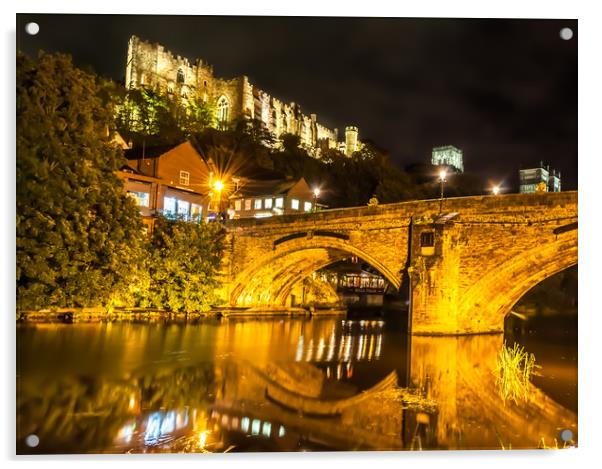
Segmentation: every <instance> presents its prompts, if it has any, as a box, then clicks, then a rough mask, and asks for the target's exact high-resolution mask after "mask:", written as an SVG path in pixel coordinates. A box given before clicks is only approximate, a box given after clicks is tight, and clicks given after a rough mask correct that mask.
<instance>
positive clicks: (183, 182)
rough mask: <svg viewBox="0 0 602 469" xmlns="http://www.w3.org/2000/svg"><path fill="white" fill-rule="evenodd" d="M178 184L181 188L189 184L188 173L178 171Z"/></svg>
mask: <svg viewBox="0 0 602 469" xmlns="http://www.w3.org/2000/svg"><path fill="white" fill-rule="evenodd" d="M180 184H181V185H182V186H187V185H188V184H190V173H189V172H188V171H180Z"/></svg>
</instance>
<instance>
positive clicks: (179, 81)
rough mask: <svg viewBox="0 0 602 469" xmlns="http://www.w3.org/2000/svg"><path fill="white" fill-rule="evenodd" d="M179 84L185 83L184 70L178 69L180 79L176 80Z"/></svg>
mask: <svg viewBox="0 0 602 469" xmlns="http://www.w3.org/2000/svg"><path fill="white" fill-rule="evenodd" d="M176 82H177V83H184V72H183V71H182V69H181V68H180V69H178V77H177V79H176Z"/></svg>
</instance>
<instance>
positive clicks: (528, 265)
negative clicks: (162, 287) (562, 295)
mask: <svg viewBox="0 0 602 469" xmlns="http://www.w3.org/2000/svg"><path fill="white" fill-rule="evenodd" d="M577 218H578V217H577V192H576V191H575V192H556V193H535V194H509V195H502V196H477V197H461V198H450V199H445V200H444V201H443V205H442V209H441V212H440V201H439V200H424V201H412V202H404V203H397V204H387V205H379V206H375V207H358V208H348V209H338V210H325V211H322V212H317V213H307V214H298V215H285V216H279V217H273V218H267V219H243V220H236V221H231V222H229V223H228V237H227V248H226V252H225V256H224V263H223V270H222V276H223V280H224V290H223V297H224V300H225V303H226V304H228V305H229V306H233V307H257V308H264V307H269V308H273V307H275V306H280V307H282V306H286V305H287V304H289V303H290V294H291V291H292V289H293V287H294V286H295V285H296V284H298V283H299V282H300V281H302V280H303V279H305V278H307V277H310V276H311V274H312V273H313V272H315V271H316V270H318V269H321V268H323V267H326V266H327V265H329V264H332V263H333V262H336V261H339V260H342V259H345V258H348V257H350V256H357V257H359V258H361V259H362V260H364V261H365V262H367V263H369V264H370V265H372V266H373V267H374V268H376V269H378V270H379V271H380V272H381V273H382V275H383V276H384V277H386V278H387V280H388V281H389V282H390V283H391V285H392V286H393V287H395V288H396V289H401V288H402V285H403V288H406V286H407V288H409V298H410V315H409V317H410V321H409V322H410V328H411V332H412V333H414V334H463V333H482V332H497V331H502V330H503V322H504V317H505V315H506V314H507V313H509V312H510V310H511V308H512V307H513V305H514V304H515V303H516V302H517V301H518V300H519V299H520V298H521V297H522V296H523V295H524V294H525V293H526V292H527V291H528V290H530V289H531V288H532V287H533V286H535V285H536V284H538V283H539V282H541V281H542V280H544V279H546V278H547V277H550V276H552V275H554V274H555V273H557V272H560V271H562V270H564V269H566V268H568V267H571V266H573V265H576V264H577ZM287 301H288V302H289V303H287Z"/></svg>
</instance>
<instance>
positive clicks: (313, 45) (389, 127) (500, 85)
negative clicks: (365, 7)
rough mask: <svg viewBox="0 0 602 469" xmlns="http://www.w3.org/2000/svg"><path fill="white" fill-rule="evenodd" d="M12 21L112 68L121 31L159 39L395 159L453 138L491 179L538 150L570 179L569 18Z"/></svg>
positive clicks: (573, 103) (58, 47)
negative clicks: (351, 127)
mask: <svg viewBox="0 0 602 469" xmlns="http://www.w3.org/2000/svg"><path fill="white" fill-rule="evenodd" d="M31 20H35V21H37V22H38V23H39V24H40V26H41V29H40V33H39V34H38V35H37V36H34V37H30V36H27V35H25V33H24V32H23V25H24V24H25V23H26V22H28V21H31ZM563 27H570V28H572V29H573V31H574V33H575V36H574V37H573V39H572V40H570V41H564V40H562V39H561V38H560V36H559V32H560V29H561V28H563ZM17 29H18V45H19V47H20V48H21V49H23V50H25V51H26V52H27V53H29V54H31V55H35V54H36V53H37V50H38V49H44V50H47V51H61V52H68V53H70V54H72V55H73V57H74V59H75V60H76V62H77V63H79V64H81V65H91V66H93V67H94V69H95V70H97V71H98V72H99V73H101V74H103V75H106V76H109V77H112V78H114V79H116V80H121V79H123V76H124V73H125V55H126V48H127V40H128V38H129V36H130V35H132V34H136V35H138V36H140V37H142V38H144V39H147V40H150V41H156V42H160V43H162V44H164V45H165V46H166V48H168V49H169V50H171V51H172V52H174V53H176V54H180V55H182V56H186V57H189V58H190V59H193V58H196V57H200V58H203V59H204V60H206V61H208V62H209V63H211V64H213V65H214V70H215V73H216V75H218V76H223V77H233V76H237V75H241V74H246V75H248V76H249V77H250V79H251V81H252V82H253V83H255V84H256V85H258V86H259V87H260V88H262V89H264V90H266V91H268V92H270V93H271V94H273V95H274V96H277V97H280V98H282V99H286V100H291V101H295V102H298V103H300V104H301V105H302V108H303V109H304V110H305V111H306V112H308V113H310V112H311V113H316V114H318V117H319V120H320V121H322V122H324V123H325V124H327V125H329V126H332V127H338V128H340V129H342V128H343V127H344V126H345V125H347V124H355V125H358V126H359V127H360V133H361V137H364V138H370V139H372V140H374V141H376V142H378V143H379V144H380V145H381V146H382V147H384V148H386V149H388V150H389V151H390V153H391V156H392V158H393V159H394V160H395V161H396V162H398V163H399V164H400V165H405V164H409V163H412V162H419V161H422V162H425V161H428V160H429V155H430V149H431V147H432V146H434V145H443V144H454V145H457V146H459V147H461V148H462V149H463V150H464V153H465V160H466V162H465V167H466V168H467V170H471V171H474V172H476V173H478V174H480V175H482V176H483V177H484V178H486V179H488V180H491V181H498V180H502V179H504V180H506V183H507V184H508V185H511V186H515V185H516V180H517V171H518V168H519V167H520V166H521V165H523V166H528V165H531V164H534V163H536V162H538V161H539V160H544V161H546V162H548V163H549V164H550V165H551V166H552V167H555V168H557V169H560V170H561V171H562V173H563V185H564V188H566V189H569V188H576V186H577V34H576V33H577V21H576V20H486V19H485V20H483V19H424V18H423V19H396V18H369V19H368V18H301V17H293V18H278V17H201V16H125V15H117V16H114V15H34V14H27V15H19V17H18V21H17Z"/></svg>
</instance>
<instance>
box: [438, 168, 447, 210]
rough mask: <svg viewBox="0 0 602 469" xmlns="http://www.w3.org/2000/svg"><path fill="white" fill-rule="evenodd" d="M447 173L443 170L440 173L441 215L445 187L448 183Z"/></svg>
mask: <svg viewBox="0 0 602 469" xmlns="http://www.w3.org/2000/svg"><path fill="white" fill-rule="evenodd" d="M446 177H447V171H446V170H445V169H442V170H441V171H439V182H440V183H441V195H440V197H439V213H441V212H443V186H444V184H445V183H446V182H447V180H446V179H445V178H446Z"/></svg>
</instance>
